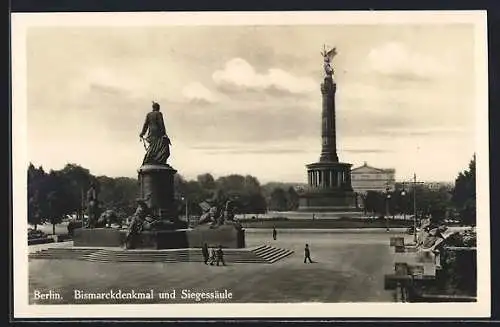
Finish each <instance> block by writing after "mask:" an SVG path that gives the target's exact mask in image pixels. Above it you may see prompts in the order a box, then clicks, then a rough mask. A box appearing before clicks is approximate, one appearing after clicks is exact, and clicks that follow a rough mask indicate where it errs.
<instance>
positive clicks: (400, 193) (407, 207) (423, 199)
mask: <svg viewBox="0 0 500 327" xmlns="http://www.w3.org/2000/svg"><path fill="white" fill-rule="evenodd" d="M415 197H416V199H417V201H415V205H416V206H415V207H414V198H415ZM450 200H451V191H450V190H449V189H447V188H446V187H442V188H440V189H437V190H433V189H429V188H427V187H425V186H422V185H416V186H414V187H413V186H412V187H411V188H408V187H407V188H403V186H402V185H396V187H395V189H394V190H393V191H391V192H390V193H385V192H374V191H368V192H367V193H366V195H365V196H363V198H362V202H363V207H364V211H365V214H368V213H371V214H372V215H382V216H385V215H389V216H391V215H392V216H394V215H396V214H398V215H404V214H407V215H413V214H414V211H415V209H416V211H417V216H429V215H431V216H433V217H436V218H437V219H443V218H444V217H445V215H446V212H447V210H448V209H449V208H450V204H451V202H450Z"/></svg>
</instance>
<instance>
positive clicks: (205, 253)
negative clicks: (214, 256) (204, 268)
mask: <svg viewBox="0 0 500 327" xmlns="http://www.w3.org/2000/svg"><path fill="white" fill-rule="evenodd" d="M201 253H202V254H203V261H204V262H205V264H208V259H210V254H209V253H208V245H207V243H203V247H202V248H201Z"/></svg>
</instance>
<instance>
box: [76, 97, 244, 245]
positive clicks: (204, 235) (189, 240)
mask: <svg viewBox="0 0 500 327" xmlns="http://www.w3.org/2000/svg"><path fill="white" fill-rule="evenodd" d="M146 133H148V135H147V137H144V135H146ZM139 137H140V140H141V141H142V142H144V146H145V148H146V154H145V155H144V159H143V162H142V165H141V167H140V168H139V170H138V174H139V175H138V179H139V187H140V188H139V198H138V199H137V210H136V211H135V213H134V214H133V215H132V217H130V219H129V220H130V223H129V225H128V228H127V230H122V229H115V228H95V227H96V226H95V225H88V226H87V228H82V229H79V230H75V233H74V238H73V244H74V245H75V246H95V247H103V246H114V247H117V246H123V247H125V248H127V249H137V248H153V249H177V248H198V247H202V246H203V245H204V244H207V245H208V246H222V247H227V248H231V247H232V248H241V247H244V246H245V239H244V230H243V229H242V228H241V225H239V224H238V223H237V222H235V221H233V219H232V218H233V217H234V215H233V214H231V212H229V211H228V210H225V211H223V212H222V213H221V215H220V216H217V217H214V219H208V218H207V219H205V220H206V222H207V223H208V222H212V224H210V225H208V224H201V225H200V226H197V227H196V228H194V229H190V228H188V226H187V222H185V221H181V220H180V219H179V215H178V208H177V202H176V199H175V190H174V176H175V174H176V173H177V171H176V170H175V169H174V168H172V167H171V166H170V165H169V164H167V160H168V158H169V157H170V145H171V141H170V138H169V137H168V135H167V133H166V129H165V123H164V120H163V115H162V113H161V112H160V105H159V104H158V103H156V102H153V110H152V111H151V112H149V113H148V114H147V115H146V119H145V122H144V125H143V128H142V130H141V133H140V135H139ZM206 216H207V217H211V216H210V215H208V214H207V215H206ZM215 218H216V219H215ZM98 226H100V225H98Z"/></svg>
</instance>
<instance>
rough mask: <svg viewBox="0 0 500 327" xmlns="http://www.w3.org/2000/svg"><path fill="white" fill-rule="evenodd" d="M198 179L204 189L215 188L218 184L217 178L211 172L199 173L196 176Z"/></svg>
mask: <svg viewBox="0 0 500 327" xmlns="http://www.w3.org/2000/svg"><path fill="white" fill-rule="evenodd" d="M196 180H197V181H198V183H200V186H201V187H202V188H203V189H207V190H213V189H215V187H216V184H215V179H214V177H213V176H212V175H211V174H209V173H205V174H201V175H198V176H197V177H196Z"/></svg>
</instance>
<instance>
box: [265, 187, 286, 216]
mask: <svg viewBox="0 0 500 327" xmlns="http://www.w3.org/2000/svg"><path fill="white" fill-rule="evenodd" d="M287 208H288V201H287V194H286V192H285V190H283V189H282V188H281V187H277V188H275V189H274V190H273V191H272V192H271V199H270V201H269V209H270V210H273V211H285V210H287Z"/></svg>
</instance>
